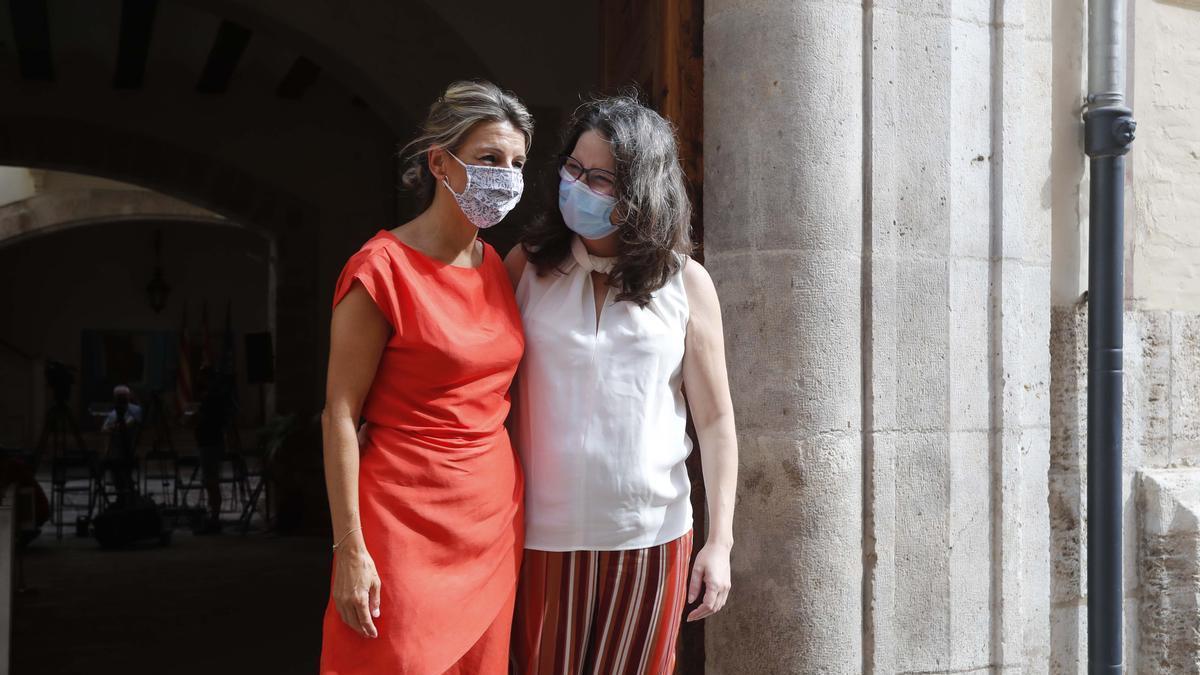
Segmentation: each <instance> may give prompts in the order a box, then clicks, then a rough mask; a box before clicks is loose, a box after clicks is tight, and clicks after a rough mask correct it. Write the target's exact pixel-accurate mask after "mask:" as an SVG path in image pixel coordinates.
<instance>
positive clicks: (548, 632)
mask: <svg viewBox="0 0 1200 675" xmlns="http://www.w3.org/2000/svg"><path fill="white" fill-rule="evenodd" d="M691 554H692V533H691V532H688V533H687V534H685V535H684V536H682V537H680V538H679V539H676V540H675V541H671V542H667V543H666V544H662V545H661V546H655V547H652V548H643V549H633V550H629V551H566V552H548V551H534V550H529V549H526V551H525V559H524V563H523V566H522V568H521V581H520V584H519V586H518V588H517V607H516V616H515V618H514V621H513V637H512V660H513V673H514V674H515V675H670V673H673V672H674V671H675V642H676V638H677V637H678V635H679V626H680V622H681V621H682V620H683V609H684V604H685V601H686V595H687V579H688V562H689V559H690V557H691Z"/></svg>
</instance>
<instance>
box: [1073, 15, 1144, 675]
mask: <svg viewBox="0 0 1200 675" xmlns="http://www.w3.org/2000/svg"><path fill="white" fill-rule="evenodd" d="M1124 92H1125V2H1124V0H1089V3H1088V99H1087V100H1088V105H1087V112H1086V113H1084V116H1083V117H1084V152H1086V153H1087V156H1088V157H1089V158H1090V160H1091V161H1090V165H1091V194H1090V197H1089V198H1090V202H1091V207H1090V212H1091V216H1090V218H1089V221H1090V222H1089V227H1090V233H1091V236H1090V239H1089V244H1088V248H1089V251H1088V303H1087V304H1088V380H1087V387H1088V394H1087V399H1088V400H1087V410H1088V442H1087V463H1088V464H1087V466H1088V470H1087V474H1088V475H1087V480H1088V495H1087V503H1088V506H1087V511H1088V523H1087V528H1088V529H1087V535H1088V588H1087V592H1088V672H1089V673H1093V674H1095V673H1104V674H1106V675H1107V674H1109V673H1122V672H1124V658H1123V647H1124V644H1123V639H1122V632H1123V631H1122V628H1123V620H1124V610H1123V598H1122V582H1121V571H1122V570H1121V546H1122V538H1121V516H1122V513H1121V511H1122V481H1121V389H1122V372H1121V366H1122V363H1121V362H1122V355H1121V350H1122V329H1123V324H1124V321H1123V316H1122V311H1123V310H1124V304H1125V298H1124V285H1125V270H1124V256H1125V247H1124V228H1125V222H1124V213H1125V153H1127V152H1128V151H1129V144H1130V143H1132V142H1133V135H1134V129H1135V128H1136V126H1137V125H1136V123H1135V122H1134V121H1133V117H1132V112H1131V111H1130V110H1129V108H1126V107H1125V93H1124Z"/></svg>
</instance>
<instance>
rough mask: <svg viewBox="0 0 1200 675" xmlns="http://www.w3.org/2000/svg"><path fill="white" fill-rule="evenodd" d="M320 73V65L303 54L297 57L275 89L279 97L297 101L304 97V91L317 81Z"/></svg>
mask: <svg viewBox="0 0 1200 675" xmlns="http://www.w3.org/2000/svg"><path fill="white" fill-rule="evenodd" d="M320 75H321V67H320V66H318V65H317V64H315V63H313V62H312V61H309V60H308V59H306V58H304V57H303V56H301V57H298V58H297V59H296V61H295V63H293V64H292V67H291V68H289V69H288V71H287V74H286V75H284V76H283V80H282V81H281V82H280V83H279V88H278V89H276V90H275V95H276V96H278V97H279V98H287V99H292V100H294V101H298V100H300V99H302V98H304V93H305V92H306V91H308V88H309V87H311V86H312V85H313V83H315V82H316V81H317V78H318V77H319V76H320Z"/></svg>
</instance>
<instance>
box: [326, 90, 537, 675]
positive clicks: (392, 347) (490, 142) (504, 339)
mask: <svg viewBox="0 0 1200 675" xmlns="http://www.w3.org/2000/svg"><path fill="white" fill-rule="evenodd" d="M532 133H533V123H532V119H531V118H530V116H529V113H528V112H527V111H526V109H525V107H524V106H523V105H522V104H521V102H520V101H519V100H518V99H517V98H516V97H515V96H513V95H512V94H510V93H508V92H504V91H502V90H500V89H499V88H497V87H496V86H495V85H493V84H490V83H487V82H459V83H455V84H452V85H450V87H449V88H448V89H447V90H446V93H445V94H444V95H443V96H442V97H441V98H439V99H438V100H437V101H436V102H435V103H434V104H433V106H432V107H431V108H430V111H429V116H428V118H427V119H426V121H425V125H424V128H423V133H422V135H421V136H420V137H419V138H417V139H416V140H415V141H413V142H412V143H411V144H410V145H409V146H408V148H406V151H411V155H410V156H411V157H412V166H411V167H410V168H409V170H408V171H406V172H405V176H404V182H405V185H406V187H410V188H412V189H415V190H416V191H417V194H418V198H419V199H420V200H421V202H422V204H423V207H424V208H423V210H422V212H421V213H420V215H418V216H417V217H416V218H415V219H413V220H412V221H410V222H408V223H406V224H404V225H402V226H400V227H397V228H395V229H393V230H391V231H386V230H382V231H380V232H379V233H378V234H376V235H375V236H374V237H373V238H371V239H370V240H369V241H368V242H367V243H366V244H365V245H363V247H362V249H360V250H359V251H358V252H357V253H355V254H354V255H353V256H352V257H351V258H350V260H349V262H347V263H346V266H345V268H344V269H343V271H342V274H341V277H340V278H339V279H338V282H337V288H336V290H335V292H334V298H333V303H334V310H333V321H332V329H331V338H330V355H329V373H328V385H327V393H326V404H325V411H324V413H323V416H322V422H323V427H324V443H325V473H326V484H327V487H328V490H329V501H330V508H331V511H332V518H333V537H334V541H335V544H334V563H333V580H332V591H331V597H330V601H329V605H328V607H327V609H326V612H325V622H324V637H323V644H322V651H321V673H323V674H325V675H334V674H337V675H348V674H352V673H372V674H374V673H412V674H414V675H440V674H441V673H462V674H463V675H466V674H471V675H477V674H478V675H491V674H499V673H503V672H505V670H506V668H507V659H508V647H509V634H510V629H511V625H512V612H513V599H514V594H515V591H516V582H517V573H518V570H519V568H520V562H521V551H522V545H523V541H524V537H523V532H522V499H523V489H524V484H523V479H522V475H521V469H520V465H519V462H518V459H517V457H516V455H515V453H514V451H513V448H512V446H511V445H510V443H509V437H508V433H507V431H506V430H505V428H504V421H505V418H506V417H507V415H508V411H509V393H508V392H509V385H510V384H511V382H512V378H513V374H514V373H515V372H516V368H517V363H518V362H519V361H520V359H521V355H522V352H523V350H524V336H523V334H522V331H521V318H520V315H519V314H518V312H517V307H516V304H515V302H514V299H513V291H512V286H511V284H510V282H509V280H508V276H507V273H506V271H505V268H504V264H503V262H502V261H501V259H500V256H499V255H498V254H497V253H496V251H495V250H493V249H492V248H491V247H490V246H489V245H488V244H486V243H484V242H483V241H482V240H480V239H478V237H477V235H478V231H479V228H484V227H490V226H492V225H495V224H496V223H497V222H499V221H500V219H502V218H503V217H504V215H505V214H506V213H507V212H508V211H509V210H510V209H511V208H512V207H513V206H515V205H516V202H517V201H518V200H519V199H520V196H521V191H522V189H523V182H522V177H521V168H522V166H523V164H524V162H525V153H526V152H527V151H528V148H529V144H530V141H531V139H532ZM360 416H361V417H362V418H365V419H366V425H365V427H364V428H363V430H362V441H361V446H360V440H359V436H358V427H359V420H360Z"/></svg>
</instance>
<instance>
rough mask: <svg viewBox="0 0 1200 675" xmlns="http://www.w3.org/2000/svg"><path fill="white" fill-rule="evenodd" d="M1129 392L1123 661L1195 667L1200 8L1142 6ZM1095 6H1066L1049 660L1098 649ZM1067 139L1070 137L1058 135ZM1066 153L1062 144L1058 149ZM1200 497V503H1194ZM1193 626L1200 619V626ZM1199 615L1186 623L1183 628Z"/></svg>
mask: <svg viewBox="0 0 1200 675" xmlns="http://www.w3.org/2000/svg"><path fill="white" fill-rule="evenodd" d="M1130 7H1131V12H1130V16H1131V18H1132V19H1133V23H1132V26H1133V28H1132V36H1131V37H1132V39H1131V41H1130V43H1131V45H1132V48H1131V53H1130V55H1129V56H1130V68H1131V72H1130V78H1129V81H1130V92H1129V99H1130V103H1131V105H1132V107H1133V109H1134V115H1135V118H1136V119H1137V120H1138V124H1139V126H1138V129H1139V134H1138V140H1137V141H1136V142H1135V143H1134V146H1133V151H1132V152H1131V154H1130V157H1129V160H1128V174H1127V179H1128V181H1127V182H1128V184H1129V185H1128V188H1127V190H1128V192H1127V195H1128V199H1127V210H1126V312H1125V335H1124V343H1125V362H1124V371H1125V391H1124V406H1123V408H1124V410H1123V414H1124V429H1125V433H1124V440H1123V445H1124V448H1123V449H1124V458H1123V460H1124V476H1125V480H1124V486H1125V487H1124V494H1123V499H1124V503H1125V507H1124V512H1125V518H1124V524H1123V526H1124V531H1125V545H1124V550H1123V562H1124V585H1125V662H1126V666H1127V668H1128V669H1129V671H1130V672H1138V673H1183V672H1196V667H1197V666H1196V664H1197V662H1198V660H1200V634H1198V633H1197V632H1196V631H1195V630H1194V626H1195V625H1197V622H1196V615H1195V608H1194V602H1193V603H1192V606H1191V608H1189V604H1188V602H1189V601H1188V600H1187V598H1188V597H1194V596H1195V594H1197V593H1200V577H1197V575H1196V564H1197V558H1196V556H1197V551H1196V549H1195V546H1194V540H1195V527H1194V525H1192V524H1190V523H1189V521H1188V519H1187V518H1186V517H1183V518H1172V517H1167V516H1166V515H1165V514H1168V513H1172V514H1184V515H1186V514H1187V513H1189V512H1190V511H1189V510H1190V509H1194V504H1195V502H1194V498H1192V497H1190V496H1189V495H1194V493H1195V491H1196V490H1197V489H1198V487H1197V485H1196V483H1195V481H1197V472H1196V471H1195V470H1194V469H1192V468H1190V467H1195V466H1197V465H1200V414H1198V413H1197V404H1198V403H1200V343H1198V338H1197V335H1198V333H1197V330H1198V329H1200V314H1198V313H1197V310H1200V300H1198V298H1200V267H1197V260H1200V257H1198V256H1200V253H1198V251H1200V239H1197V238H1196V232H1197V231H1198V228H1197V225H1198V224H1200V223H1198V221H1197V219H1198V218H1200V216H1198V210H1197V203H1196V191H1195V190H1193V189H1187V188H1184V186H1194V185H1198V184H1200V161H1197V157H1198V153H1200V136H1197V131H1196V130H1197V127H1196V125H1195V122H1194V120H1195V119H1196V118H1197V115H1200V98H1197V91H1200V90H1198V89H1197V83H1198V82H1200V61H1197V60H1196V59H1195V58H1193V57H1192V56H1189V55H1194V54H1195V44H1196V40H1197V39H1200V11H1197V10H1198V9H1200V4H1198V3H1196V2H1193V1H1192V0H1186V1H1172V2H1160V1H1158V0H1137V1H1136V2H1133V3H1131V5H1130ZM1083 9H1084V8H1083V3H1082V2H1065V3H1061V5H1060V4H1059V3H1056V7H1055V13H1054V30H1055V45H1054V52H1055V57H1054V58H1055V71H1054V77H1055V83H1054V96H1055V101H1056V108H1057V109H1058V110H1059V111H1060V112H1061V114H1056V115H1055V117H1054V125H1055V132H1054V133H1055V138H1056V155H1055V159H1054V176H1053V181H1052V186H1051V188H1052V189H1051V192H1052V200H1053V213H1054V224H1053V228H1054V239H1053V241H1054V254H1053V266H1054V277H1053V279H1054V281H1053V292H1054V309H1053V313H1052V322H1051V323H1052V331H1051V334H1052V341H1051V354H1052V359H1051V360H1052V367H1051V382H1052V387H1051V389H1052V395H1051V400H1052V404H1051V418H1052V420H1053V425H1052V442H1051V465H1050V506H1051V509H1050V515H1051V523H1052V527H1051V531H1052V538H1051V559H1052V561H1053V564H1052V570H1053V572H1052V577H1051V593H1052V598H1053V601H1052V610H1051V611H1052V630H1051V635H1052V639H1051V648H1052V659H1051V665H1052V670H1053V672H1056V673H1083V672H1085V671H1086V668H1087V665H1086V655H1087V592H1086V591H1087V534H1086V523H1087V505H1086V493H1087V480H1086V473H1087V462H1086V452H1087V450H1086V448H1087V443H1086V441H1087V426H1086V425H1087V396H1086V391H1087V390H1086V375H1087V372H1086V364H1087V307H1086V296H1085V295H1084V293H1083V292H1084V291H1085V290H1086V286H1087V179H1086V173H1085V172H1084V162H1083V158H1082V155H1081V154H1080V153H1081V148H1077V147H1072V144H1075V145H1078V138H1079V136H1078V133H1079V127H1078V124H1079V123H1078V118H1077V116H1076V115H1073V114H1072V110H1071V109H1072V108H1073V107H1075V106H1076V105H1077V103H1078V102H1079V101H1081V100H1082V94H1083V87H1082V83H1083V75H1084V74H1083V68H1082V61H1081V60H1080V59H1081V56H1082V54H1083V53H1084V49H1085V42H1084V40H1083V38H1084V26H1085V21H1084V16H1083ZM1059 139H1061V140H1059ZM1059 147H1061V149H1062V151H1061V152H1058V150H1057V148H1059ZM1189 500H1191V501H1189ZM1189 622H1190V623H1189ZM1188 625H1190V626H1192V629H1190V630H1180V627H1181V626H1188Z"/></svg>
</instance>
